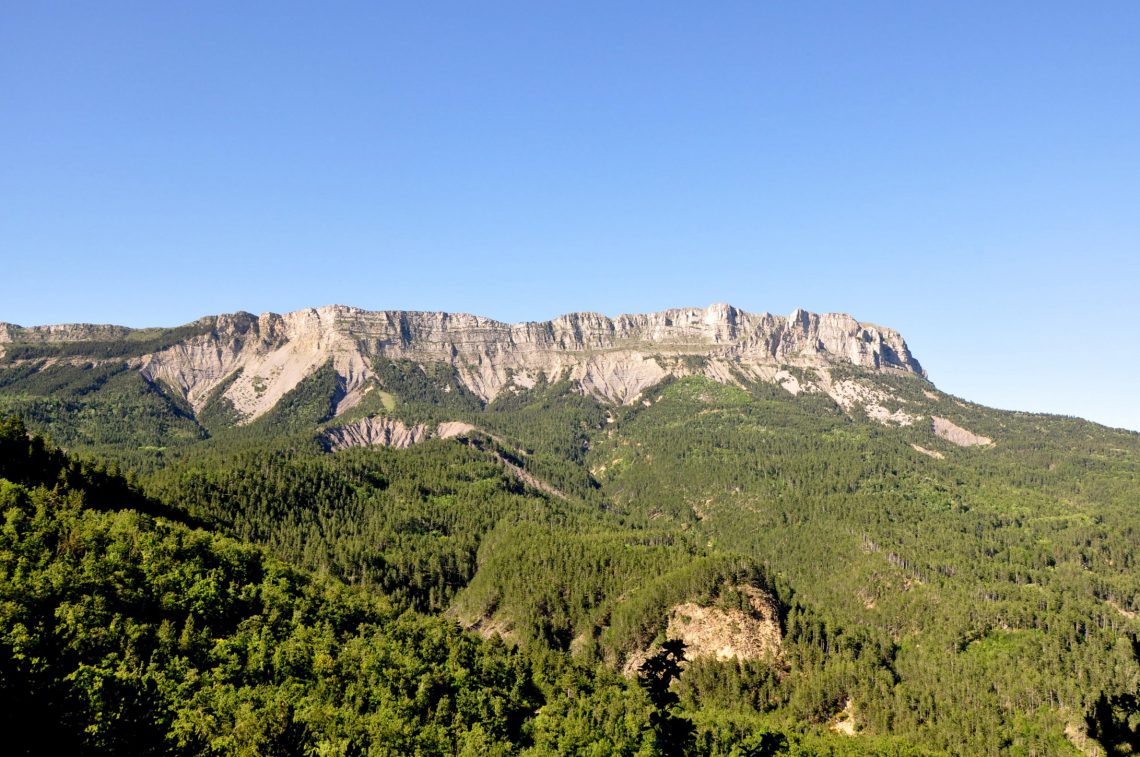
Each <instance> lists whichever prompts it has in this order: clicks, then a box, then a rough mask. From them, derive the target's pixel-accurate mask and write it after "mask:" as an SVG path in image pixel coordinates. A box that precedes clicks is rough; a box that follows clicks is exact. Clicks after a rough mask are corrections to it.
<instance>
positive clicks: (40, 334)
mask: <svg viewBox="0 0 1140 757" xmlns="http://www.w3.org/2000/svg"><path fill="white" fill-rule="evenodd" d="M0 358H7V360H8V362H9V363H12V364H16V365H27V364H34V363H35V361H37V360H40V361H49V360H51V359H53V358H54V359H55V362H54V363H52V364H59V363H63V362H68V361H70V362H72V363H74V362H76V361H81V360H94V361H100V362H105V361H116V360H125V362H126V364H127V365H128V366H129V367H130V368H131V369H132V370H137V371H138V372H139V373H140V374H141V375H142V376H143V377H144V378H145V379H146V380H147V381H149V382H151V383H154V384H158V385H161V386H163V387H166V388H169V389H170V390H173V392H175V393H176V394H177V396H178V397H179V398H180V399H183V400H185V401H186V402H187V403H188V404H189V405H190V407H191V408H193V410H194V411H195V412H200V411H201V410H202V409H203V408H205V407H206V406H207V405H208V404H209V402H210V401H211V400H221V401H223V402H226V403H228V404H229V405H230V406H231V407H232V410H233V411H234V412H235V413H236V417H237V419H239V422H249V421H252V420H255V419H257V418H258V417H260V416H262V415H264V414H265V413H267V412H268V411H269V410H270V409H272V408H273V407H274V405H276V404H277V402H278V401H279V400H280V399H281V398H282V397H283V396H285V394H287V393H288V392H290V391H292V390H293V389H295V388H296V387H297V386H298V384H300V383H301V382H302V381H303V380H305V379H306V378H308V377H310V376H312V375H313V374H314V373H315V372H316V371H317V370H318V369H319V368H320V367H321V366H324V365H326V364H331V366H332V369H333V371H334V372H335V375H336V383H337V387H338V395H337V397H336V401H335V407H334V409H333V416H337V415H341V414H343V413H345V412H347V411H348V410H350V409H351V408H353V407H354V406H356V405H357V404H358V403H359V402H360V400H361V399H362V397H363V396H364V394H365V393H367V392H368V391H369V390H370V389H372V388H373V386H374V385H375V379H376V378H377V371H376V369H375V367H374V361H376V360H378V359H380V360H386V361H413V362H417V363H433V364H442V365H447V366H450V367H451V368H452V369H453V370H454V371H455V374H456V379H457V381H458V382H460V383H462V385H463V386H464V387H465V388H466V389H467V390H468V391H470V392H471V393H472V394H473V395H475V396H476V397H478V398H479V399H480V400H482V401H484V402H490V401H493V400H495V399H497V398H498V397H500V396H501V395H502V394H503V393H504V392H512V391H519V390H526V389H530V388H531V387H533V386H534V385H535V382H536V381H537V380H538V379H539V377H540V376H545V377H547V378H548V379H553V378H554V377H563V376H565V377H568V378H569V379H570V380H571V381H574V382H575V383H576V384H577V385H578V386H579V387H580V389H581V390H582V391H583V392H584V393H587V394H591V395H594V396H597V397H599V398H600V399H604V400H608V401H612V402H618V403H623V404H628V403H630V402H633V401H635V400H636V399H637V398H638V397H639V396H640V394H641V393H642V392H643V391H644V390H646V389H647V388H649V387H652V386H654V385H655V384H657V383H659V382H660V381H662V380H663V379H664V378H666V377H667V376H674V377H678V376H686V375H704V376H708V377H710V378H713V379H715V380H717V381H722V382H727V383H737V384H743V383H747V382H750V381H757V380H762V381H769V382H775V383H778V384H782V385H784V386H785V387H786V388H787V389H788V391H791V392H793V393H795V392H798V391H802V390H809V391H810V390H821V391H824V392H826V393H828V394H829V395H831V396H832V397H834V398H835V399H836V400H837V401H839V402H840V403H841V404H844V405H852V404H856V403H860V402H862V403H863V405H864V407H865V408H871V412H882V408H881V407H879V406H877V403H876V402H875V400H876V399H877V397H876V396H873V395H872V396H866V397H863V396H859V392H858V391H857V390H856V389H854V388H853V387H852V386H850V385H849V384H845V383H843V382H833V381H832V380H831V379H830V373H829V371H828V370H827V368H828V367H829V366H832V365H836V364H850V365H853V366H856V367H861V368H868V369H873V370H876V371H883V372H899V373H912V374H917V375H923V376H924V375H925V374H924V373H923V371H922V368H921V366H920V365H919V363H918V361H917V360H915V359H914V357H913V356H912V355H911V353H910V350H909V349H908V348H907V345H906V342H905V341H903V339H902V337H901V336H900V335H899V334H898V333H897V332H895V331H892V330H890V329H884V328H880V327H877V326H873V325H869V324H862V323H859V322H858V321H856V320H855V319H854V318H851V317H850V316H848V315H843V314H835V313H829V314H824V315H818V314H815V313H809V312H807V311H804V310H796V311H795V312H793V313H792V314H791V315H790V316H789V317H787V318H783V317H780V316H773V315H769V314H767V313H764V314H761V315H755V314H752V313H747V312H745V311H743V310H740V309H738V308H735V307H732V306H731V305H723V304H721V305H713V306H711V307H709V308H706V309H704V310H699V309H693V308H687V309H674V310H666V311H663V312H659V313H651V314H648V315H623V316H619V317H618V318H615V319H610V318H606V317H605V316H602V315H599V314H597V313H572V314H569V315H565V316H561V317H559V318H556V319H554V320H553V321H546V322H542V323H522V324H514V325H508V324H504V323H499V322H497V321H492V320H489V319H486V318H481V317H478V316H472V315H465V314H449V313H423V312H404V311H380V312H369V311H364V310H358V309H355V308H348V307H343V306H339V305H334V306H329V307H323V308H317V309H310V310H302V311H297V312H294V313H288V314H285V315H278V314H276V313H266V314H263V315H261V316H259V317H255V316H253V315H251V314H248V313H236V314H233V315H221V316H212V317H207V318H203V319H200V320H199V321H196V322H195V323H192V324H188V325H186V326H182V327H180V328H178V329H170V330H165V331H164V330H158V329H144V330H132V329H127V328H124V327H119V326H93V325H89V324H72V325H57V326H35V327H31V328H24V327H21V326H15V325H12V324H6V323H0ZM796 369H798V370H796ZM804 369H812V370H815V375H814V377H813V378H811V379H808V380H807V381H804V380H803V373H802V372H803V370H804ZM816 369H821V370H816ZM793 370H795V371H796V372H794V373H793ZM902 417H903V416H900V418H902ZM904 422H905V421H904Z"/></svg>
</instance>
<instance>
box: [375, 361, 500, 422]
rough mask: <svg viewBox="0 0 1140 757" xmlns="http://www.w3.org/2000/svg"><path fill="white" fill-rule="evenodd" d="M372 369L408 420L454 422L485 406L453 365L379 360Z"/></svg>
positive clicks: (381, 385) (382, 386)
mask: <svg viewBox="0 0 1140 757" xmlns="http://www.w3.org/2000/svg"><path fill="white" fill-rule="evenodd" d="M373 368H374V369H375V371H376V380H377V382H378V383H379V385H380V387H381V388H382V389H383V390H385V391H387V392H390V393H391V394H393V395H395V396H396V398H397V400H398V402H399V412H400V416H401V417H403V418H406V419H408V420H413V421H421V420H426V421H441V420H453V419H454V418H456V417H464V415H466V413H468V412H473V411H478V410H481V409H482V407H483V401H482V400H480V399H479V398H478V397H477V396H475V395H474V394H472V393H471V390H470V389H468V388H467V385H466V384H464V383H463V382H462V381H461V380H460V378H459V374H458V372H457V371H456V369H455V368H454V367H453V366H450V365H446V364H444V363H428V364H426V365H420V364H419V363H415V362H413V361H411V360H386V359H384V358H377V359H376V360H375V361H374V362H373Z"/></svg>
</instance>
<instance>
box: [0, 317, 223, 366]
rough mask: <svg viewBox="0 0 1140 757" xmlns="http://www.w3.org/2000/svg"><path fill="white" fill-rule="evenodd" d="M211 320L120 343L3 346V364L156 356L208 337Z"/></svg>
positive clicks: (145, 331)
mask: <svg viewBox="0 0 1140 757" xmlns="http://www.w3.org/2000/svg"><path fill="white" fill-rule="evenodd" d="M213 328H214V324H213V319H209V318H207V319H203V320H200V321H195V322H194V323H188V324H186V325H185V326H178V327H176V328H171V329H139V330H136V331H132V332H130V333H128V334H127V336H126V338H124V339H115V340H111V341H76V342H28V343H23V344H11V345H7V346H6V349H5V353H4V360H5V361H7V362H12V361H16V360H41V359H43V358H60V357H62V358H69V357H82V358H90V359H94V360H113V359H121V358H127V357H138V356H140V355H147V354H150V353H152V352H159V351H161V350H164V349H166V348H168V347H172V346H174V345H176V344H178V343H179V342H182V341H184V340H186V339H190V338H192V337H195V336H201V335H203V334H209V333H210V332H211V331H212V330H213Z"/></svg>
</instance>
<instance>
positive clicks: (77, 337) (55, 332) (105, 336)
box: [0, 323, 133, 344]
mask: <svg viewBox="0 0 1140 757" xmlns="http://www.w3.org/2000/svg"><path fill="white" fill-rule="evenodd" d="M132 331H133V329H129V328H127V327H126V326H106V325H98V324H93V323H66V324H58V325H55V326H28V327H25V326H17V325H16V324H14V323H0V344H6V343H11V342H34V343H40V342H95V341H98V342H104V341H112V340H115V339H125V338H126V337H127V336H128V335H129V334H130V333H131V332H132Z"/></svg>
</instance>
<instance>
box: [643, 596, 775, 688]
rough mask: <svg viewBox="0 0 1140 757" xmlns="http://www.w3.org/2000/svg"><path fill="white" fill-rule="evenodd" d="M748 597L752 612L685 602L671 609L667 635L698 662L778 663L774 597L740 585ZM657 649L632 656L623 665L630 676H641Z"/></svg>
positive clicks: (686, 655)
mask: <svg viewBox="0 0 1140 757" xmlns="http://www.w3.org/2000/svg"><path fill="white" fill-rule="evenodd" d="M734 588H735V589H736V591H739V592H741V593H742V594H744V595H745V596H746V597H748V603H749V604H750V605H751V606H752V612H751V613H746V612H744V611H743V610H737V609H724V608H721V607H702V606H701V605H698V604H696V603H695V602H685V603H683V604H679V605H676V606H674V607H673V608H671V609H670V610H669V625H668V627H667V628H666V630H665V636H666V638H669V639H680V640H681V641H683V642H685V657H686V659H689V660H695V659H697V658H701V657H705V658H707V657H713V658H715V659H717V660H761V659H766V660H770V661H772V662H778V661H779V660H780V659H781V658H782V656H783V637H782V635H781V633H780V620H779V610H778V609H777V607H776V603H775V601H774V600H773V599H772V597H771V596H770V595H769V594H768V593H767V592H764V591H761V590H760V589H757V588H756V587H754V586H737V587H734ZM656 651H657V650H656V649H655V648H650V649H646V650H642V651H640V652H638V653H636V654H633V655H630V657H629V658H628V659H627V660H626V661H625V664H624V665H623V666H622V672H623V673H624V674H625V675H627V676H633V675H636V674H637V671H638V669H639V668H640V667H641V665H642V664H643V663H644V662H645V661H646V660H647V659H649V657H650V655H652V654H654V653H655V652H656Z"/></svg>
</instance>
